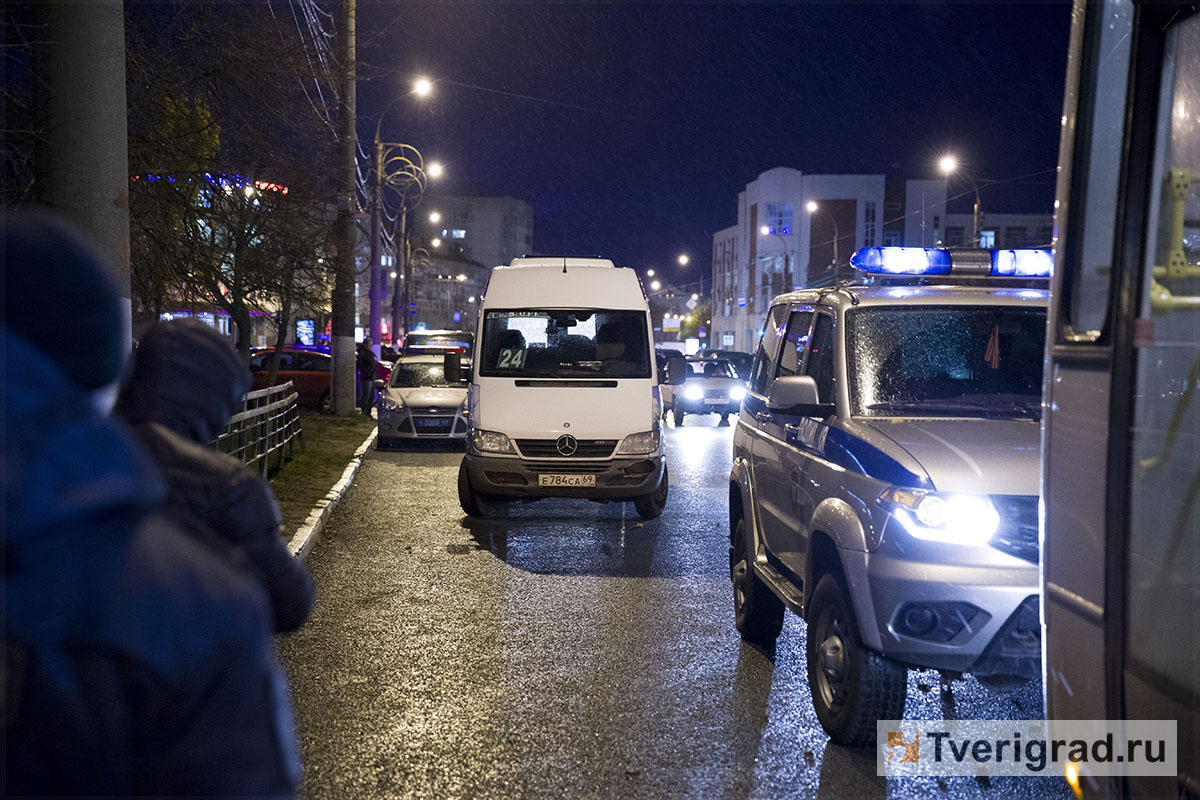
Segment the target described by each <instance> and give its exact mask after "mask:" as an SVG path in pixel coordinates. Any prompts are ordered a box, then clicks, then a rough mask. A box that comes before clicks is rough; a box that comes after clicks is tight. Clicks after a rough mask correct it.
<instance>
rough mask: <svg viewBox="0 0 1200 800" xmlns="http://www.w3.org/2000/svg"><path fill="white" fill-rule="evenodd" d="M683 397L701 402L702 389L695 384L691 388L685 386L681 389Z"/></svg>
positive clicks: (702, 396)
mask: <svg viewBox="0 0 1200 800" xmlns="http://www.w3.org/2000/svg"><path fill="white" fill-rule="evenodd" d="M683 396H684V397H686V398H687V399H688V400H703V399H704V389H702V388H701V387H699V386H697V385H695V384H692V385H691V386H685V387H684V388H683Z"/></svg>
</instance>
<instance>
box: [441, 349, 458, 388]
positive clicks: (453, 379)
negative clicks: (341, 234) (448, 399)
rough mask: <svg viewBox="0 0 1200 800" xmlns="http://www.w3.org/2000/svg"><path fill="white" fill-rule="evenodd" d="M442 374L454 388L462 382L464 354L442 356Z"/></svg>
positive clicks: (456, 353)
mask: <svg viewBox="0 0 1200 800" xmlns="http://www.w3.org/2000/svg"><path fill="white" fill-rule="evenodd" d="M442 372H443V373H444V374H445V376H446V383H448V384H450V385H451V386H453V385H454V384H456V383H461V382H462V353H458V352H451V353H446V354H445V355H443V356H442Z"/></svg>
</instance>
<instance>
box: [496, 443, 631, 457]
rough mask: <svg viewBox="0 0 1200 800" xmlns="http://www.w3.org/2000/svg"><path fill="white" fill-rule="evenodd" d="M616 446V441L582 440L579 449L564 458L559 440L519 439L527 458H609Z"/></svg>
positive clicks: (519, 447) (523, 453)
mask: <svg viewBox="0 0 1200 800" xmlns="http://www.w3.org/2000/svg"><path fill="white" fill-rule="evenodd" d="M616 446H617V440H616V439H580V440H579V447H578V449H577V450H576V451H575V452H574V453H573V454H572V455H569V456H564V455H562V454H561V453H559V452H558V439H517V449H518V450H520V451H521V455H523V456H525V457H526V458H608V457H609V456H611V455H612V451H613V450H614V449H615V448H616Z"/></svg>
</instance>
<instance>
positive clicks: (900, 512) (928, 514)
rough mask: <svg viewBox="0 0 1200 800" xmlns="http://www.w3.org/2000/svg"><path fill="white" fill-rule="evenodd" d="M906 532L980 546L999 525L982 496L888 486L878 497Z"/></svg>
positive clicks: (921, 536)
mask: <svg viewBox="0 0 1200 800" xmlns="http://www.w3.org/2000/svg"><path fill="white" fill-rule="evenodd" d="M879 502H880V504H881V505H883V506H884V507H885V508H887V509H888V510H889V511H891V512H892V516H894V517H895V518H896V519H897V520H899V521H900V524H901V525H903V526H904V529H905V530H906V531H908V533H909V534H911V535H912V536H915V537H916V538H918V539H927V540H929V541H934V542H947V543H949V544H967V545H976V546H978V545H984V544H987V543H988V540H990V539H991V538H992V534H994V533H995V532H996V528H997V527H999V525H1000V514H999V512H997V511H996V507H995V506H994V505H992V501H991V500H990V499H989V498H988V497H987V496H986V495H977V494H938V493H936V492H924V491H920V490H916V489H902V488H900V487H897V486H892V487H890V488H888V489H886V490H885V491H884V492H883V494H881V495H880V496H879Z"/></svg>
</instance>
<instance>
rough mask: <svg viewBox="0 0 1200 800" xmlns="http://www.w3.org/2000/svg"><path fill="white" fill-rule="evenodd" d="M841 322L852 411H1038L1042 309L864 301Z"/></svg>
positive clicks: (1036, 414) (1019, 414)
mask: <svg viewBox="0 0 1200 800" xmlns="http://www.w3.org/2000/svg"><path fill="white" fill-rule="evenodd" d="M846 321H847V330H846V344H847V345H848V347H847V354H848V356H849V358H848V361H847V364H846V369H847V373H848V375H849V378H850V404H851V406H852V408H853V413H855V414H859V415H864V416H888V417H892V416H955V417H1018V418H1020V417H1024V418H1029V419H1034V418H1038V417H1040V415H1041V400H1042V345H1043V343H1044V342H1045V338H1046V312H1045V310H1043V309H1033V308H1006V307H997V306H957V307H953V308H945V307H943V308H939V307H930V306H910V307H903V308H902V307H882V308H878V307H876V308H872V307H865V308H859V309H855V310H854V311H851V312H850V313H848V314H847V315H846Z"/></svg>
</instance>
